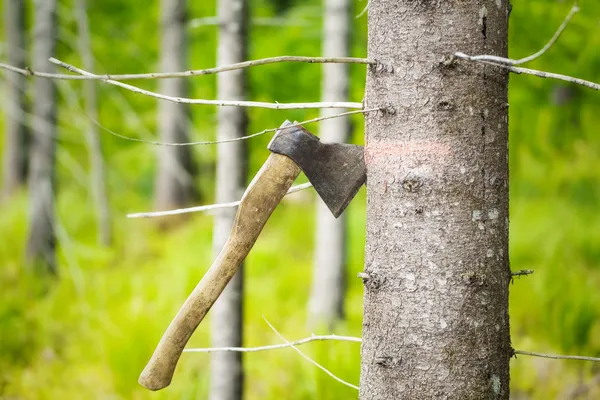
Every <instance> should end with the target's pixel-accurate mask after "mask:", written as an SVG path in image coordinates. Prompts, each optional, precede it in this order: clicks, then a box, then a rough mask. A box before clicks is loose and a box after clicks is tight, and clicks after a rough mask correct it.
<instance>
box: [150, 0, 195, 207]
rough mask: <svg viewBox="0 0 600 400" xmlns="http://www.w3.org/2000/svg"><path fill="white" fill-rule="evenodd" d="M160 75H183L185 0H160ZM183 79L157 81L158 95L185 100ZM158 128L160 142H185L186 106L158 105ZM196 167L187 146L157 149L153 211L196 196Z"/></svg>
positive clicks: (184, 81) (184, 64) (187, 110)
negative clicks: (162, 72)
mask: <svg viewBox="0 0 600 400" xmlns="http://www.w3.org/2000/svg"><path fill="white" fill-rule="evenodd" d="M160 5H161V11H160V12H161V50H160V54H161V59H160V63H161V71H164V72H175V71H184V70H185V69H186V65H187V51H186V46H187V44H186V36H187V35H186V20H187V12H186V5H185V0H161V2H160ZM187 87H188V86H187V80H186V79H185V78H176V79H161V80H160V93H163V94H166V95H169V96H175V97H186V94H187ZM158 125H159V129H160V137H161V140H162V141H163V142H170V143H184V142H189V141H190V140H189V108H188V106H187V105H186V104H179V103H173V102H171V101H160V102H159V110H158ZM195 175H196V167H195V164H194V162H193V159H192V153H191V149H190V147H189V146H161V147H160V149H159V152H158V171H157V176H156V188H155V194H154V196H155V198H154V207H155V208H156V209H158V210H164V209H169V208H178V207H183V206H185V205H186V204H187V203H189V202H190V201H192V200H193V199H194V198H195V197H196V195H197V193H196V190H195V187H194V178H195Z"/></svg>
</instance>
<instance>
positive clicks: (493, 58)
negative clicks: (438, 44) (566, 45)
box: [455, 4, 579, 65]
mask: <svg viewBox="0 0 600 400" xmlns="http://www.w3.org/2000/svg"><path fill="white" fill-rule="evenodd" d="M578 11H579V7H578V6H577V4H573V7H571V10H570V11H569V14H567V16H566V17H565V19H564V21H563V22H562V24H561V25H560V26H559V27H558V30H557V31H556V32H555V33H554V36H552V39H550V41H549V42H548V43H546V45H545V46H544V47H542V48H541V49H540V50H539V51H538V52H536V53H534V54H532V55H530V56H527V57H524V58H520V59H518V60H513V59H510V58H504V57H498V56H492V55H486V54H484V55H478V56H467V55H466V54H464V53H456V54H455V56H456V57H459V58H465V57H466V58H467V59H468V60H470V61H491V62H493V63H500V64H506V65H520V64H524V63H526V62H529V61H531V60H535V59H536V58H538V57H539V56H541V55H542V54H544V53H545V52H546V51H548V49H550V47H552V45H554V43H555V42H556V40H557V39H558V37H559V36H560V35H561V33H562V32H563V31H564V30H565V28H566V27H567V24H568V23H569V22H570V21H571V18H573V15H575V14H576V13H577V12H578ZM459 54H460V56H459Z"/></svg>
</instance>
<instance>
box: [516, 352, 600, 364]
mask: <svg viewBox="0 0 600 400" xmlns="http://www.w3.org/2000/svg"><path fill="white" fill-rule="evenodd" d="M514 354H518V355H522V356H532V357H540V358H551V359H553V360H580V361H593V362H600V358H599V357H587V356H564V355H558V354H544V353H535V352H532V351H523V350H515V351H514Z"/></svg>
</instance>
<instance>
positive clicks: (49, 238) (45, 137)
mask: <svg viewBox="0 0 600 400" xmlns="http://www.w3.org/2000/svg"><path fill="white" fill-rule="evenodd" d="M34 5H35V18H34V25H33V26H34V28H33V29H34V36H33V40H34V42H33V70H34V71H43V72H54V67H53V66H52V64H51V63H49V62H48V58H50V57H53V56H54V48H55V45H56V31H57V29H56V0H36V1H35V3H34ZM34 97H35V100H34V105H33V118H34V120H33V135H32V136H33V137H32V143H31V153H30V164H29V165H30V167H29V170H30V178H29V196H30V206H29V207H30V209H29V236H28V239H27V250H26V255H27V260H28V262H30V263H33V264H34V267H35V268H36V269H39V270H40V272H43V271H49V272H50V273H56V272H57V269H56V258H55V247H56V237H55V232H54V226H53V225H54V192H55V187H54V186H55V179H54V173H55V153H56V152H55V147H56V142H55V139H56V87H55V85H54V82H53V81H52V80H50V79H40V78H34Z"/></svg>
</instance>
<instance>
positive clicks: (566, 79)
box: [454, 53, 600, 90]
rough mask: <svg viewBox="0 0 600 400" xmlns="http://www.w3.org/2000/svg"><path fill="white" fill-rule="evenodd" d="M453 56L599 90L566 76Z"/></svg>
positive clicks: (595, 85) (594, 85)
mask: <svg viewBox="0 0 600 400" xmlns="http://www.w3.org/2000/svg"><path fill="white" fill-rule="evenodd" d="M454 56H455V57H457V58H460V59H462V60H469V61H474V62H479V63H482V64H488V65H493V66H495V67H500V68H504V69H506V70H508V71H510V72H512V73H515V74H526V75H533V76H537V77H539V78H550V79H558V80H560V81H565V82H569V83H574V84H577V85H581V86H585V87H587V88H590V89H593V90H600V84H598V83H596V82H591V81H586V80H585V79H580V78H575V77H572V76H568V75H561V74H555V73H553V72H546V71H538V70H535V69H529V68H522V67H513V66H512V65H506V64H500V63H496V62H491V61H481V60H471V56H469V55H466V54H464V53H455V54H454Z"/></svg>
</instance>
